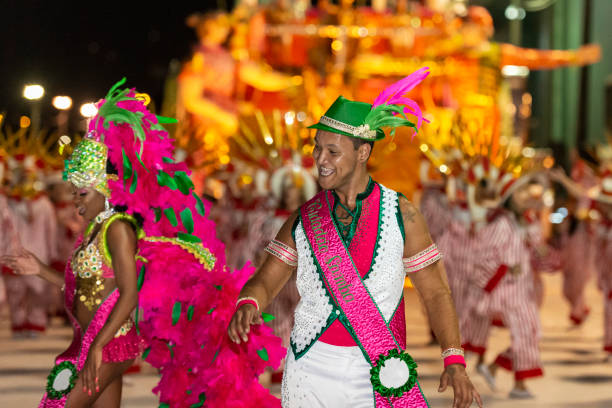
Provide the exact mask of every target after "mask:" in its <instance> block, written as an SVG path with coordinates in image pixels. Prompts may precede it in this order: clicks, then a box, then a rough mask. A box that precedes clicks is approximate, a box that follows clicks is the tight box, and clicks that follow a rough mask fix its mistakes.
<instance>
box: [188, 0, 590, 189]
mask: <svg viewBox="0 0 612 408" xmlns="http://www.w3.org/2000/svg"><path fill="white" fill-rule="evenodd" d="M239 3H240V4H239V6H237V7H236V9H235V10H234V11H233V12H232V13H231V14H229V15H228V14H225V13H213V14H210V15H207V16H192V18H190V20H189V24H190V25H191V26H192V27H193V28H194V29H196V32H197V34H198V37H199V39H200V44H199V48H198V51H197V52H195V53H194V56H193V58H192V60H191V61H189V62H188V63H186V64H185V65H184V67H183V69H182V72H181V73H180V75H179V78H178V84H179V86H178V88H179V90H178V97H177V99H178V100H177V105H176V107H177V116H178V117H179V120H180V122H179V128H178V129H177V130H176V132H177V135H176V136H177V139H178V140H179V145H180V147H181V148H183V149H184V150H185V151H186V152H187V154H188V156H189V164H190V166H192V167H194V168H195V169H200V170H202V171H203V172H204V173H206V174H211V173H214V172H215V171H218V170H223V169H224V168H225V167H226V165H228V164H232V163H233V161H234V160H235V156H234V155H233V153H232V152H229V149H228V147H227V145H228V143H229V144H232V146H234V145H240V144H242V145H244V146H248V147H249V148H253V149H257V148H260V149H262V151H266V152H267V154H268V155H269V157H272V158H274V155H279V152H278V151H277V150H270V151H269V152H268V151H267V150H265V149H264V148H266V147H269V146H270V147H271V146H275V143H276V142H275V141H274V142H272V141H273V140H276V139H275V134H276V133H275V130H274V128H273V126H275V125H274V124H275V123H277V120H276V118H275V117H274V115H276V113H274V112H275V111H278V112H281V113H282V115H285V113H287V112H295V115H296V116H295V117H293V116H286V117H284V116H283V117H281V120H280V121H278V123H281V125H282V124H283V119H284V122H285V123H284V125H292V124H293V123H297V120H298V116H297V114H298V112H303V115H304V116H305V117H303V118H302V121H301V123H303V124H304V125H308V124H310V123H312V122H314V121H315V120H317V119H318V118H319V117H320V116H321V115H322V114H323V113H324V112H325V110H326V109H327V107H328V106H329V105H330V104H331V103H332V102H333V101H334V100H335V99H336V97H337V96H338V95H339V94H342V95H344V96H345V97H347V98H349V99H354V100H361V101H372V100H373V99H374V98H375V97H376V95H377V93H378V92H379V91H380V90H381V89H382V88H384V87H385V86H387V85H389V84H391V83H393V82H395V81H396V80H397V79H398V78H400V77H402V76H405V75H407V74H409V73H411V72H413V71H415V70H417V69H419V68H421V67H423V66H428V67H430V71H431V74H430V76H429V77H428V78H427V80H426V81H425V82H424V83H423V84H421V85H420V86H419V87H418V89H415V90H414V91H413V92H411V93H410V94H409V95H408V96H409V97H411V98H412V99H414V100H417V101H418V102H419V103H420V104H421V105H422V106H423V107H424V111H425V112H426V113H427V115H428V116H429V119H430V120H431V123H430V124H426V125H425V126H424V127H423V129H422V132H421V135H419V138H422V139H420V140H421V141H422V143H420V142H419V141H417V140H416V139H415V140H414V141H413V140H412V138H411V133H410V132H408V131H406V132H404V131H399V132H398V133H397V135H396V137H395V138H394V139H393V140H388V141H383V142H380V143H377V145H376V147H375V149H374V152H373V156H372V158H371V161H370V164H371V170H372V171H373V174H374V177H376V178H377V180H379V181H381V182H383V183H385V184H386V185H388V186H390V187H392V188H395V189H397V190H400V191H403V192H405V193H408V194H409V193H410V191H411V190H413V189H414V188H415V186H416V182H417V180H416V179H417V177H415V174H417V163H418V161H419V158H420V157H421V155H423V154H425V155H426V156H427V157H428V158H429V159H430V160H432V162H433V163H434V164H435V165H436V168H438V169H440V166H442V165H446V172H452V166H449V164H448V163H444V160H445V157H446V155H448V152H445V150H444V149H442V148H441V147H442V146H446V149H448V148H449V147H448V146H455V147H454V149H466V152H467V154H468V155H470V156H473V155H487V156H491V157H492V158H494V159H495V160H496V161H498V162H500V161H501V160H503V159H502V156H503V154H502V152H503V151H504V149H506V147H505V146H508V140H512V138H513V137H515V136H516V135H517V134H519V135H520V136H521V137H524V136H525V134H524V133H521V132H525V130H524V129H521V128H517V129H515V128H514V125H513V123H514V122H515V118H516V119H517V120H518V119H520V120H523V121H524V120H527V119H528V118H529V117H530V115H531V109H532V108H531V105H532V100H531V95H529V94H524V95H522V98H521V100H520V103H519V104H517V106H515V105H514V104H513V103H512V101H511V100H510V101H508V100H507V92H506V90H504V86H505V85H504V75H506V76H519V77H520V76H521V75H526V74H527V75H528V73H529V71H530V70H534V69H543V68H545V69H549V68H554V67H558V66H565V65H584V64H589V63H592V62H595V61H597V60H598V59H599V58H600V51H599V48H598V47H597V46H591V45H589V46H584V47H581V48H580V49H578V50H575V51H558V50H554V51H549V50H530V49H523V48H519V47H516V46H513V45H510V44H498V43H494V42H492V41H491V37H492V34H493V20H492V18H491V16H490V15H489V13H488V12H487V10H486V9H484V8H482V7H477V6H472V7H467V6H466V4H465V3H461V4H460V5H461V7H459V6H457V7H454V6H453V7H450V8H448V7H446V6H440V4H443V3H444V4H447V5H448V4H451V3H452V4H459V3H457V2H445V1H434V0H427V1H425V2H424V7H417V8H411V9H410V8H409V7H407V4H408V3H407V2H405V1H398V2H395V3H392V2H386V1H373V2H371V4H372V7H371V8H365V7H357V6H356V2H353V1H350V0H342V1H340V2H337V3H338V4H334V3H333V2H328V1H321V2H316V3H317V6H316V7H314V8H313V9H312V10H309V11H307V10H306V5H307V4H312V3H315V2H307V1H301V0H298V1H293V2H274V3H273V4H271V5H270V6H260V5H257V4H256V3H255V2H239ZM391 4H393V6H391ZM428 7H429V9H428ZM256 112H260V113H256ZM459 117H460V118H459ZM262 118H264V119H265V120H264V121H263V122H262ZM245 122H249V126H251V128H253V127H256V128H257V129H259V131H261V133H258V135H259V136H261V140H260V142H261V145H262V146H259V147H257V148H256V147H255V146H251V145H247V143H251V141H250V139H249V136H248V131H247V130H245V125H244V123H245ZM264 123H268V125H264ZM270 124H272V127H269V128H266V126H270ZM296 133H297V134H300V136H301V135H302V134H303V135H304V136H305V137H308V132H307V131H304V132H302V131H296ZM432 135H435V137H432ZM271 142H272V143H271ZM422 145H424V146H427V149H425V150H423V148H422V147H421V148H419V147H420V146H422ZM299 150H300V154H302V155H304V156H306V155H308V154H310V151H309V149H308V148H307V146H303V147H302V148H300V149H299ZM254 153H255V152H254ZM397 163H402V164H403V165H402V166H399V168H398V166H397Z"/></svg>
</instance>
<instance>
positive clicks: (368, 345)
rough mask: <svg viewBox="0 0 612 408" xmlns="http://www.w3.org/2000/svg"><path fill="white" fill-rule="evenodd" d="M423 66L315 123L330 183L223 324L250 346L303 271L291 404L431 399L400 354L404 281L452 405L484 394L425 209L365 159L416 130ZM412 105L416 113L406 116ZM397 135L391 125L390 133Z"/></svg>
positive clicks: (286, 398)
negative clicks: (379, 144)
mask: <svg viewBox="0 0 612 408" xmlns="http://www.w3.org/2000/svg"><path fill="white" fill-rule="evenodd" d="M427 75H428V70H427V68H424V69H421V70H419V71H417V72H415V73H414V74H412V75H410V76H408V77H407V78H404V79H403V80H401V81H399V82H398V83H396V84H394V85H392V86H390V87H389V88H387V89H385V90H384V91H383V92H382V93H381V94H380V95H379V96H378V97H377V99H376V100H375V101H374V103H373V104H368V103H363V102H355V101H350V100H347V99H345V98H344V97H342V96H340V97H338V99H337V100H336V101H335V102H334V103H333V104H332V105H331V106H330V108H329V109H328V110H327V112H326V113H325V115H324V116H323V117H321V119H320V121H319V123H317V124H315V125H313V126H312V127H313V128H315V129H317V133H316V136H315V148H314V152H313V156H314V159H315V162H316V165H317V168H318V171H319V184H320V185H321V187H322V188H323V191H321V192H320V193H318V194H317V195H315V197H314V198H312V199H311V200H309V201H308V202H307V203H305V204H304V205H302V206H301V207H300V208H299V209H298V210H297V211H295V212H294V213H293V214H292V215H291V217H289V219H288V220H287V222H286V223H285V224H284V225H283V227H282V228H281V230H280V231H279V233H278V234H277V236H276V239H275V240H273V241H272V242H271V243H270V245H269V246H268V247H267V248H266V252H268V254H269V255H268V256H267V258H266V259H265V260H264V263H263V265H262V267H261V268H259V269H258V271H257V272H256V274H255V275H254V276H253V278H252V279H251V280H249V282H248V283H247V284H246V285H245V286H244V288H243V289H242V291H241V293H240V298H239V300H238V303H237V306H238V308H237V311H236V313H235V314H234V316H233V318H232V322H231V323H230V327H229V329H228V331H229V335H230V337H231V338H232V340H233V341H234V342H236V344H244V343H247V344H249V343H250V342H251V341H252V340H253V339H252V335H251V332H252V324H253V323H254V322H257V321H258V320H259V313H260V312H259V310H260V309H263V308H265V307H267V306H268V305H269V304H270V302H271V301H272V299H273V298H274V297H275V296H276V294H277V293H278V292H279V291H280V289H281V288H282V286H283V285H284V284H285V282H287V281H288V280H289V279H290V277H291V275H292V274H293V273H294V271H296V268H297V287H298V291H299V293H300V296H301V299H300V302H299V304H298V306H297V308H296V311H295V325H294V327H293V331H292V334H291V347H290V349H289V351H288V353H287V361H286V366H285V373H284V378H283V386H282V404H283V407H286V408H296V407H308V408H316V407H332V406H333V407H338V408H341V407H352V408H354V407H372V406H375V407H391V406H393V407H427V406H428V404H427V401H426V400H425V397H424V396H423V394H422V391H421V389H420V387H419V385H418V381H417V371H416V363H415V362H414V360H413V359H412V358H411V357H410V355H409V354H408V353H407V352H406V351H405V349H406V323H405V317H404V316H405V314H404V302H403V286H404V279H405V277H406V274H407V273H410V274H411V275H410V276H411V281H412V283H413V284H414V286H415V288H416V289H417V290H418V291H419V292H420V294H421V295H422V298H423V300H424V303H425V307H426V309H427V312H428V315H429V320H430V321H431V323H432V329H433V330H434V332H435V334H436V337H437V338H438V339H439V341H440V344H441V346H442V350H443V352H442V357H443V359H444V363H445V364H444V365H445V369H444V372H443V373H442V376H441V378H440V389H439V391H440V392H442V391H444V390H445V389H446V388H447V386H448V385H450V386H452V387H453V390H454V393H455V397H454V404H453V406H454V407H462V408H465V407H468V406H470V405H471V404H472V402H473V400H474V399H476V400H477V402H478V404H479V405H480V406H482V403H481V401H480V396H479V395H478V393H477V392H476V390H475V389H474V387H473V385H472V383H471V382H470V380H469V378H468V376H467V374H466V372H465V360H464V359H463V350H461V348H460V347H461V344H460V336H459V329H458V324H457V318H456V314H455V310H454V307H453V301H452V298H451V296H450V291H449V289H448V285H447V284H446V280H445V278H444V267H443V265H442V263H441V262H440V258H441V256H440V253H439V252H438V250H437V248H436V246H435V244H433V243H432V241H431V238H430V236H429V233H428V231H427V226H426V224H425V222H424V220H423V217H422V216H421V215H420V213H419V212H418V210H417V209H416V208H415V207H414V205H412V204H411V203H410V202H409V201H408V200H407V199H406V198H405V197H404V196H402V195H401V194H399V193H397V192H395V191H393V190H390V189H388V188H386V187H384V186H382V185H380V184H378V183H376V182H374V181H373V180H372V179H371V177H369V175H368V172H367V167H366V164H367V161H368V159H369V156H370V153H371V149H372V145H373V142H374V141H376V140H380V139H382V138H383V137H384V136H385V134H384V132H383V130H382V128H383V127H389V128H396V127H400V126H409V127H412V128H414V129H418V127H419V126H420V125H421V121H422V114H421V111H420V109H419V107H418V105H417V104H416V103H415V102H414V101H412V100H410V99H408V98H406V97H405V96H404V95H405V94H406V93H407V92H409V91H410V90H411V89H413V88H414V87H415V86H416V85H417V84H418V83H419V82H421V81H422V80H423V79H424V78H425V77H426V76H427ZM406 114H414V115H415V116H417V118H418V121H417V124H416V125H415V124H414V123H412V122H410V121H408V119H407V118H406ZM392 133H393V131H392Z"/></svg>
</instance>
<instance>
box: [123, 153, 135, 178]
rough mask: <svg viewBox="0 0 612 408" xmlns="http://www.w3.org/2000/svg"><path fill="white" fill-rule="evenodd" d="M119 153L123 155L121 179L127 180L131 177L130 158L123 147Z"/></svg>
mask: <svg viewBox="0 0 612 408" xmlns="http://www.w3.org/2000/svg"><path fill="white" fill-rule="evenodd" d="M121 154H122V155H123V180H126V181H127V180H129V179H130V178H132V171H133V169H132V162H130V159H128V157H127V154H125V150H124V149H123V147H122V148H121Z"/></svg>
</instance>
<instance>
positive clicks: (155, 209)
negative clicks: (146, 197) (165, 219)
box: [153, 207, 162, 222]
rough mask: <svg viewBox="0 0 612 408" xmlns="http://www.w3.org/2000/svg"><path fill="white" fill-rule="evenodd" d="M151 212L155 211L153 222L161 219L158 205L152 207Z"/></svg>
mask: <svg viewBox="0 0 612 408" xmlns="http://www.w3.org/2000/svg"><path fill="white" fill-rule="evenodd" d="M153 212H154V213H155V222H159V220H161V216H162V211H161V209H160V208H158V207H153Z"/></svg>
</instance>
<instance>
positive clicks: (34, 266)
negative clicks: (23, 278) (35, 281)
mask: <svg viewBox="0 0 612 408" xmlns="http://www.w3.org/2000/svg"><path fill="white" fill-rule="evenodd" d="M0 264H2V265H4V266H6V267H8V268H11V269H12V270H13V272H15V273H16V274H18V275H40V273H41V269H42V268H41V262H40V261H39V260H38V258H36V255H34V254H33V253H31V252H30V251H28V250H26V249H23V248H22V249H20V250H19V252H17V253H16V254H14V255H5V256H3V257H0Z"/></svg>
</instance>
